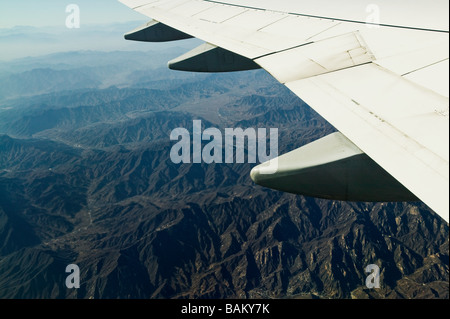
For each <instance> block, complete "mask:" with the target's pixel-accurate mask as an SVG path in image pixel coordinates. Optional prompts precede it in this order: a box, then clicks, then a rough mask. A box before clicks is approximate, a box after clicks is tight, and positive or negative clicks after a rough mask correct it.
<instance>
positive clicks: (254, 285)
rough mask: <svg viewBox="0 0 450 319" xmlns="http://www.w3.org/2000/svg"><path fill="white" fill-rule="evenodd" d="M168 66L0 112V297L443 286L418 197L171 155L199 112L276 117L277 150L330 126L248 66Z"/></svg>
mask: <svg viewBox="0 0 450 319" xmlns="http://www.w3.org/2000/svg"><path fill="white" fill-rule="evenodd" d="M136 76H138V75H137V74H136ZM164 77H165V76H164ZM157 79H158V78H157V77H155V78H154V80H155V81H156V80H157ZM170 81H172V80H170ZM170 81H169V82H170ZM169 82H166V84H167V85H168V86H166V84H164V85H162V84H161V86H160V87H159V88H136V87H130V88H115V87H111V88H108V89H95V90H92V89H90V90H88V91H84V92H80V91H76V92H75V91H74V92H59V93H54V94H52V95H47V94H46V95H40V96H36V97H33V98H30V97H27V98H23V100H20V99H19V100H16V101H15V102H14V108H13V109H7V110H3V111H2V112H1V113H0V117H3V121H0V132H2V133H3V135H0V243H1V244H0V297H1V298H86V299H87V298H122V299H126V298H449V286H448V280H449V270H448V267H449V248H448V241H449V235H448V225H447V223H445V222H444V221H443V220H442V219H441V218H440V217H439V216H437V215H436V214H435V213H434V212H432V211H431V210H430V209H429V208H427V207H426V206H425V205H424V204H422V203H376V204H373V203H351V202H350V203H347V202H338V201H326V200H319V199H313V198H308V197H302V196H296V195H291V194H286V193H281V192H276V191H271V190H268V189H265V188H262V187H258V186H255V185H254V184H253V182H252V181H251V180H250V177H249V172H250V170H251V168H252V166H253V164H211V165H207V164H205V163H202V164H174V163H172V161H171V160H170V156H169V153H170V148H171V146H172V145H173V144H174V142H173V141H170V139H169V135H170V132H171V130H173V129H175V128H178V127H183V128H187V129H188V130H191V128H192V121H193V120H198V119H201V120H202V123H203V126H204V127H216V128H219V129H220V130H221V131H223V130H224V129H225V128H227V127H243V128H245V127H254V128H257V127H266V128H270V127H276V128H278V129H279V133H280V135H279V145H280V153H284V152H287V151H289V150H292V149H294V148H296V147H299V146H301V145H304V144H306V143H308V142H310V141H313V140H315V139H317V138H319V137H321V136H324V135H326V134H329V133H331V132H333V131H334V129H333V127H331V126H330V125H329V124H327V123H326V122H325V121H324V120H323V119H321V118H320V117H319V116H318V115H317V114H316V113H315V112H313V111H312V110H311V109H310V108H309V107H307V106H306V105H304V104H303V103H302V102H301V101H300V100H299V99H298V98H296V97H295V96H293V95H292V94H291V93H289V92H288V91H287V90H286V89H284V88H283V87H282V86H280V85H279V84H277V83H275V81H274V80H271V79H270V77H269V76H267V75H266V74H265V73H263V72H260V71H256V72H250V73H241V74H231V75H212V76H206V77H205V76H204V75H200V76H199V77H198V78H196V77H195V76H194V77H193V78H189V79H187V80H186V79H175V82H176V87H175V88H171V89H169V88H168V87H170V83H169ZM140 83H142V82H140ZM148 85H150V86H152V85H153V84H148ZM64 101H66V102H67V104H66V103H64ZM124 101H129V102H124ZM136 101H141V102H140V103H137V102H136ZM160 101H166V102H164V103H162V102H161V103H160ZM11 105H13V104H11ZM81 109H84V111H83V112H82V113H83V114H85V115H86V116H85V117H80V116H79V113H78V112H79V110H81ZM41 112H43V113H41ZM45 112H52V113H53V114H58V116H57V117H56V118H58V119H60V120H58V121H54V117H48V116H36V114H46V113H45ZM25 118H26V119H27V120H24V119H25ZM4 119H8V120H4ZM32 128H33V129H32ZM72 263H75V264H77V265H78V266H79V267H80V271H81V278H80V279H81V287H80V288H79V289H67V288H66V286H65V279H66V276H67V274H66V273H65V267H66V266H67V265H68V264H72ZM369 264H376V265H377V266H378V267H379V268H380V271H381V273H380V283H381V288H380V289H369V288H367V287H366V286H365V280H366V278H367V276H368V275H369V274H368V273H366V272H365V268H366V266H367V265H369Z"/></svg>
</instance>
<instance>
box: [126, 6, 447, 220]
mask: <svg viewBox="0 0 450 319" xmlns="http://www.w3.org/2000/svg"><path fill="white" fill-rule="evenodd" d="M120 1H121V2H123V3H124V4H125V5H127V6H129V7H130V8H133V9H134V10H136V11H138V12H141V13H142V14H144V15H146V16H148V17H151V18H152V19H154V20H156V21H154V22H152V23H149V24H148V26H149V29H148V30H145V29H146V28H145V27H143V28H139V29H137V30H136V31H135V32H139V34H138V35H136V36H135V39H136V37H137V38H138V40H141V41H154V40H148V39H146V37H150V36H147V35H148V34H150V35H152V36H151V37H153V38H154V37H155V35H156V37H157V39H156V40H157V41H170V40H176V37H179V38H180V39H182V38H187V37H190V36H192V37H196V38H199V39H202V40H204V41H205V42H207V44H205V45H203V46H202V47H200V48H198V49H196V50H193V51H192V52H190V53H189V54H187V55H185V56H183V57H180V58H179V59H176V60H175V61H172V62H171V64H170V65H171V66H172V68H174V69H183V70H191V71H202V72H226V71H237V70H245V69H254V68H257V67H262V68H264V69H265V70H266V71H268V72H269V73H270V74H272V75H273V76H274V77H275V78H276V79H277V80H278V81H279V82H281V83H283V84H285V85H286V86H287V87H288V88H289V89H290V90H292V91H293V92H294V93H295V94H296V95H298V96H299V97H300V98H301V99H302V100H304V101H305V102H306V103H308V105H310V106H311V107H312V108H314V109H315V110H316V111H317V112H318V113H319V114H320V115H321V116H323V117H324V118H325V119H326V120H327V121H329V122H330V123H331V124H332V125H333V126H334V127H335V128H337V129H338V130H339V131H340V134H342V138H341V139H339V140H340V141H342V140H346V141H348V143H350V144H353V145H354V147H355V148H356V149H358V152H360V153H358V152H357V153H358V154H359V155H358V154H356V153H355V154H353V155H354V156H352V157H351V158H352V161H353V163H359V164H358V165H360V163H366V164H364V165H368V166H367V167H371V165H373V167H377V166H378V165H379V167H380V168H382V170H384V171H385V173H386V174H385V175H383V176H386V179H385V180H384V181H383V182H382V183H381V184H380V185H379V190H381V188H382V187H383V185H385V186H389V187H391V188H389V187H387V188H386V187H385V188H384V189H385V190H386V189H391V191H390V192H391V194H397V195H396V196H394V197H396V198H397V199H398V200H409V199H411V200H413V199H415V198H419V199H420V200H422V201H423V202H424V203H426V204H427V205H428V206H429V207H430V208H432V209H433V210H434V211H435V212H436V213H438V214H439V215H440V216H441V217H442V218H443V219H445V220H446V221H447V222H448V221H449V195H448V194H449V170H448V168H449V165H448V162H449V158H448V157H449V155H448V154H449V146H448V145H449V103H448V96H449V94H448V93H449V92H448V78H449V76H448V69H449V67H448V66H449V65H448V56H449V52H448V51H449V50H448V44H449V41H448V40H449V34H448V2H447V1H441V0H438V1H436V2H435V3H433V4H434V5H433V6H430V5H429V3H427V2H425V1H417V2H414V5H413V6H414V8H412V9H411V10H410V11H411V12H412V13H411V14H410V15H407V16H405V15H404V14H402V13H401V11H399V8H401V7H402V5H407V6H408V5H410V6H411V5H412V4H411V3H410V2H409V3H407V2H406V1H384V0H380V1H378V3H379V4H380V8H379V9H380V12H381V13H383V12H385V14H384V15H383V14H381V15H380V20H379V21H377V23H376V24H373V23H367V20H365V19H364V16H367V15H368V13H367V12H366V11H365V9H366V7H361V3H362V2H361V1H359V2H358V1H353V0H343V1H333V2H331V1H328V2H327V1H326V0H321V1H318V2H317V3H316V2H314V3H315V4H313V3H312V2H311V1H292V0H282V1H277V2H276V4H275V3H274V2H273V1H268V0H260V1H239V0H234V1H223V2H218V1H207V0H204V1H202V0H183V1H182V0H120ZM325 2H326V3H328V4H329V6H328V7H327V6H324V3H325ZM337 2H339V7H341V8H346V10H345V11H342V10H340V9H339V8H338V7H336V8H335V10H331V9H330V8H333V6H336V3H337ZM331 3H333V5H332V4H331ZM322 8H328V9H322ZM155 26H156V28H158V30H157V29H156V28H155ZM151 27H153V29H152V30H153V31H154V32H152V30H150V28H151ZM143 29H144V31H142V30H143ZM155 30H156V31H155ZM161 30H163V31H164V32H163V31H161ZM177 30H179V31H181V32H180V33H178V32H177ZM143 34H144V35H145V36H142V35H143ZM127 37H129V38H133V33H131V34H130V33H129V34H127ZM174 37H175V39H173V38H174ZM332 140H333V139H331V138H330V139H329V141H332ZM335 140H336V139H335ZM350 141H351V142H350ZM336 143H338V145H341V146H342V145H349V144H348V143H347V142H345V143H342V142H336ZM331 149H336V146H333V145H332V146H331ZM350 149H353V147H350ZM350 153H351V152H350ZM299 154H300V153H298V154H297V155H295V156H294V157H292V154H291V155H290V156H287V157H284V158H283V156H281V157H280V162H279V163H281V162H283V163H284V164H286V163H288V164H286V165H285V166H284V167H283V169H282V170H280V172H276V173H275V174H272V175H273V176H271V178H270V177H269V176H268V175H267V174H264V173H263V174H261V172H264V169H263V168H264V166H265V164H261V165H260V166H258V167H257V168H255V169H254V170H253V171H252V178H253V179H254V180H255V181H256V182H258V183H260V184H263V185H265V186H268V187H272V188H276V189H280V188H279V187H277V186H276V185H275V184H274V182H273V181H274V180H277V181H278V182H277V183H279V181H280V180H282V181H283V180H284V181H286V180H287V179H288V178H290V183H291V184H292V187H290V188H288V189H283V190H285V191H291V192H294V193H303V194H307V195H308V194H310V193H308V192H306V191H305V189H304V188H300V189H297V188H296V186H295V184H296V182H295V178H294V179H293V177H292V176H301V174H300V175H299V172H304V170H305V165H304V162H303V164H302V160H301V158H302V157H301V155H299ZM317 154H320V152H318V153H317ZM361 154H362V155H361ZM308 156H309V155H308ZM318 156H319V155H318ZM282 158H283V159H282ZM286 158H289V160H288V161H286ZM307 158H310V157H307ZM304 159H305V158H303V160H304ZM355 159H359V160H358V161H357V162H355V161H354V160H355ZM372 162H373V163H372ZM330 163H332V164H330ZM330 163H329V166H328V167H331V168H333V169H332V170H329V171H330V172H331V171H335V169H334V167H344V166H342V165H340V163H342V159H339V160H338V162H333V161H331V162H330ZM367 163H369V164H367ZM309 164H310V165H309V166H308V170H307V172H308V174H309V173H310V172H312V171H314V170H311V167H312V168H314V167H322V168H323V167H324V166H323V164H324V163H322V162H321V160H320V159H319V158H317V160H316V162H314V161H311V163H309ZM338 164H339V165H338ZM336 165H338V166H336ZM352 165H355V164H352ZM346 167H348V166H346ZM374 169H375V168H374ZM355 171H358V170H354V169H351V168H349V169H348V170H347V172H346V173H345V174H344V175H342V176H348V174H354V175H355V176H351V178H348V179H345V180H344V182H343V183H344V184H346V186H345V185H343V186H342V185H341V186H339V187H344V188H345V187H347V188H348V186H349V185H350V184H352V185H353V186H354V185H355V181H361V180H364V178H363V177H364V176H365V175H364V174H367V170H364V169H362V170H359V171H358V172H359V173H357V172H355ZM322 172H323V171H322ZM364 172H365V173H364ZM296 174H297V175H296ZM263 175H267V176H263ZM289 176H290V177H289ZM380 176H381V175H380ZM390 177H393V178H390ZM280 178H281V179H280ZM271 179H272V182H270V180H271ZM380 180H382V179H380ZM341 184H342V183H341ZM363 184H366V185H365V186H360V188H362V187H364V188H366V189H370V187H369V186H370V185H367V183H364V182H363ZM336 185H340V183H336ZM350 186H351V185H350ZM315 189H316V190H315V191H314V192H313V193H312V195H313V196H317V197H324V198H344V199H348V200H364V198H366V199H368V200H367V201H369V200H373V198H370V196H369V195H367V194H366V195H365V196H366V197H364V198H360V197H354V196H350V195H349V194H350V193H349V192H347V193H346V194H344V195H340V196H331V195H330V196H328V195H327V194H328V193H329V190H325V189H326V187H325V188H320V187H319V188H315ZM352 189H355V187H352ZM321 192H322V193H323V194H321ZM361 193H364V192H358V191H357V192H353V194H359V195H360V194H361ZM310 195H311V194H310ZM320 195H323V196H320ZM359 195H358V196H359ZM386 195H389V194H387V193H386ZM385 198H386V199H387V200H389V201H391V200H392V199H393V198H392V196H385ZM381 199H382V198H381ZM394 199H395V198H394ZM375 200H378V198H375Z"/></svg>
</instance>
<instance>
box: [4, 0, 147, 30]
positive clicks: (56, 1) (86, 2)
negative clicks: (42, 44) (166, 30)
mask: <svg viewBox="0 0 450 319" xmlns="http://www.w3.org/2000/svg"><path fill="white" fill-rule="evenodd" d="M70 4H76V5H77V6H78V7H79V8H80V22H81V26H82V25H83V24H107V23H112V22H126V21H133V20H142V19H144V20H145V17H144V16H143V15H141V14H139V13H137V12H135V11H133V10H132V9H130V8H128V7H126V6H125V5H123V4H122V3H120V2H119V1H117V0H68V1H65V0H0V28H11V27H14V26H18V25H21V26H39V27H40V26H65V21H66V18H67V16H68V15H69V14H68V13H66V7H67V6H68V5H70Z"/></svg>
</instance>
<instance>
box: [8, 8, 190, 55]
mask: <svg viewBox="0 0 450 319" xmlns="http://www.w3.org/2000/svg"><path fill="white" fill-rule="evenodd" d="M71 4H75V5H76V6H77V7H78V8H79V17H80V27H79V28H68V27H67V25H66V21H67V20H68V21H72V22H73V21H74V20H73V19H71V18H70V16H71V15H72V14H73V11H72V12H66V8H67V6H69V5H71ZM68 18H69V19H68ZM149 20H150V18H148V17H146V16H144V15H142V14H139V13H137V12H135V11H133V10H132V9H130V8H128V7H127V6H125V5H123V4H122V3H120V2H119V1H117V0H68V1H65V0H0V48H1V50H0V62H2V61H7V60H12V59H16V58H23V57H29V56H40V55H45V54H51V53H56V52H67V51H83V50H96V51H115V50H144V51H147V50H159V49H164V48H166V47H168V46H180V45H184V44H183V43H179V42H175V43H172V42H171V43H168V44H159V43H158V44H155V43H146V42H136V41H126V40H124V38H123V34H124V33H126V32H128V31H130V30H133V29H134V28H136V27H138V26H139V25H141V24H143V23H145V22H148V21H149ZM181 42H183V41H181Z"/></svg>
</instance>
